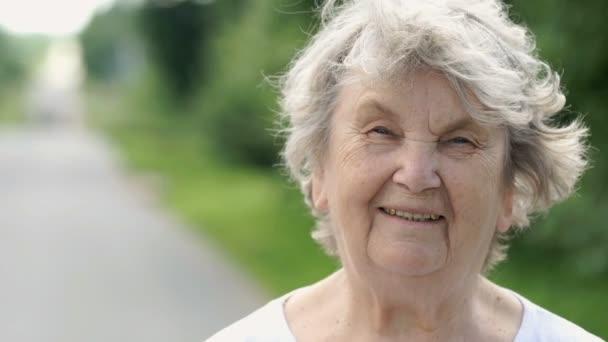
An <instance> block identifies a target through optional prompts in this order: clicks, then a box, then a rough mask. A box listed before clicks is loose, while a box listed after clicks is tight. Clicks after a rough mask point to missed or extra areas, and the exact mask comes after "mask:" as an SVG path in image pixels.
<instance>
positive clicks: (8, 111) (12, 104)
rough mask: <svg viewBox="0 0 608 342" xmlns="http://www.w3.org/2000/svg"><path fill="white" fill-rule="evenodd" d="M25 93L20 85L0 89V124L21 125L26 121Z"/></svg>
mask: <svg viewBox="0 0 608 342" xmlns="http://www.w3.org/2000/svg"><path fill="white" fill-rule="evenodd" d="M25 110H26V106H25V92H24V87H23V86H22V85H21V84H20V83H17V84H14V85H12V86H8V85H4V86H2V87H0V123H1V124H3V125H7V124H8V125H10V124H19V123H22V122H23V121H24V120H25V115H24V114H25Z"/></svg>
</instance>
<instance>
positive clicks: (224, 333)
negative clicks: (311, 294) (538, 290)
mask: <svg viewBox="0 0 608 342" xmlns="http://www.w3.org/2000/svg"><path fill="white" fill-rule="evenodd" d="M299 290H300V289H297V290H294V291H292V292H290V293H287V294H285V295H283V296H281V297H279V298H276V299H274V300H272V301H270V302H269V303H268V304H266V305H264V306H263V307H261V308H259V309H258V310H256V311H254V312H253V313H251V314H250V315H249V316H247V317H245V318H243V319H241V320H239V321H237V322H236V323H233V324H232V325H230V326H228V327H226V328H224V329H223V330H221V331H220V332H218V333H217V334H215V335H213V336H212V337H210V338H209V339H207V341H206V342H224V341H230V342H296V338H295V337H294V336H293V334H292V333H291V331H290V330H289V326H288V325H287V320H286V318H285V312H284V311H283V304H284V303H285V302H286V301H287V299H289V297H291V296H292V295H293V294H294V293H295V292H297V291H299ZM513 294H514V295H515V296H516V297H517V298H518V299H519V301H520V302H521V303H522V306H523V318H522V322H521V326H520V328H519V331H518V332H517V335H516V336H515V339H514V340H513V342H602V341H603V342H605V341H604V340H602V339H600V338H599V337H597V336H594V335H592V334H590V333H588V332H587V331H585V330H584V329H583V328H581V327H579V326H577V325H576V324H574V323H572V322H570V321H568V320H566V319H564V318H562V317H559V316H557V315H556V314H553V313H551V312H549V311H547V310H545V309H543V308H541V307H540V306H538V305H536V304H534V303H532V302H530V301H529V300H527V299H526V298H524V297H522V296H521V295H519V294H517V293H515V292H513Z"/></svg>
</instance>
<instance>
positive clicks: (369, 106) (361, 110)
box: [356, 99, 400, 120]
mask: <svg viewBox="0 0 608 342" xmlns="http://www.w3.org/2000/svg"><path fill="white" fill-rule="evenodd" d="M356 113H357V117H358V118H362V119H366V118H369V116H370V115H374V114H378V113H382V114H385V115H387V116H389V117H390V118H391V119H394V120H399V119H400V116H399V115H398V114H397V113H395V112H394V111H392V110H391V109H390V108H388V107H386V106H384V105H383V104H382V103H380V102H379V101H378V100H376V99H365V100H363V101H362V102H361V103H360V104H359V105H358V106H357V110H356Z"/></svg>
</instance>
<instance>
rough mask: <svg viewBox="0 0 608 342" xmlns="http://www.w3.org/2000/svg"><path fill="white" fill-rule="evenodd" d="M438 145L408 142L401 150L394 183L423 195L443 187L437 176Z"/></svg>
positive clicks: (424, 142)
mask: <svg viewBox="0 0 608 342" xmlns="http://www.w3.org/2000/svg"><path fill="white" fill-rule="evenodd" d="M436 152H437V143H436V142H426V141H407V142H406V143H405V144H404V146H403V147H402V148H401V149H400V150H399V156H398V157H397V158H398V165H397V169H396V171H395V173H394V174H393V181H394V182H395V183H396V184H398V185H400V186H402V187H404V188H405V189H407V190H408V191H409V192H411V193H422V192H424V191H426V190H430V189H436V188H439V187H440V186H441V179H440V178H439V175H438V174H437V169H438V164H439V160H438V156H437V153H436Z"/></svg>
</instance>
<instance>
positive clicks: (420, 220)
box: [209, 0, 600, 342]
mask: <svg viewBox="0 0 608 342" xmlns="http://www.w3.org/2000/svg"><path fill="white" fill-rule="evenodd" d="M564 103H565V98H564V95H563V93H562V91H561V90H560V82H559V76H558V75H557V74H556V73H555V72H553V71H552V70H551V69H550V68H549V66H548V65H547V64H546V63H544V62H542V61H540V60H539V59H537V57H536V55H535V53H534V40H533V38H532V36H531V35H530V33H529V32H528V31H527V30H526V29H524V28H523V27H521V26H518V25H516V24H514V23H513V22H511V21H510V20H509V19H508V17H507V13H506V11H505V6H504V5H502V4H501V3H499V2H497V1H496V0H468V1H467V0H382V1H379V0H351V1H341V2H337V1H329V2H327V3H326V4H325V5H324V7H323V8H322V24H321V28H320V31H319V32H318V34H317V35H316V36H314V38H313V39H312V42H311V44H310V45H309V46H308V47H307V48H306V49H305V50H304V51H303V52H302V53H301V54H300V55H299V56H298V57H297V59H296V60H295V61H294V63H293V64H292V66H291V69H290V71H289V72H288V74H287V75H286V76H285V79H284V83H283V98H282V105H283V109H284V115H285V118H286V119H287V120H286V121H287V122H288V127H287V129H286V133H287V142H286V146H285V150H284V158H285V161H286V164H287V166H288V168H289V170H290V171H291V173H292V175H293V177H294V179H295V180H296V181H298V182H299V184H300V185H301V188H302V190H303V192H304V195H305V198H306V202H307V203H308V205H309V206H310V208H311V210H312V213H313V214H314V216H315V217H316V218H317V221H318V225H317V228H316V230H315V231H314V233H313V237H314V239H315V240H316V241H318V242H319V243H320V244H321V245H322V246H323V247H324V249H325V250H326V251H327V252H328V253H329V254H331V255H334V256H336V257H337V258H338V259H339V261H340V264H341V268H340V269H339V270H338V271H337V272H335V273H334V274H332V275H330V276H328V277H327V278H325V279H323V280H321V281H319V282H318V283H315V284H312V285H310V286H307V287H303V288H301V289H298V290H295V291H293V292H291V293H289V294H286V295H284V296H282V297H281V298H278V299H275V300H273V301H271V302H270V303H268V304H267V305H266V306H264V307H262V308H261V309H259V310H257V311H256V312H254V313H252V314H251V315H249V316H248V317H246V318H244V319H242V320H240V321H239V322H237V323H235V324H233V325H231V326H229V327H228V328H226V329H224V330H222V331H221V332H219V333H218V334H216V335H215V336H213V337H212V338H211V339H210V340H209V341H304V342H305V341H517V342H524V341H526V342H528V341H569V342H570V341H600V339H599V338H597V337H595V336H593V335H591V334H590V333H588V332H586V331H584V330H583V329H582V328H580V327H578V326H576V325H574V324H573V323H570V322H568V321H567V320H565V319H563V318H560V317H558V316H557V315H555V314H552V313H550V312H548V311H546V310H544V309H542V308H540V307H538V306H536V305H535V304H533V303H531V302H530V301H528V300H526V299H525V298H523V297H522V296H521V295H518V294H516V293H515V292H512V291H510V290H507V289H505V288H502V287H500V286H497V285H496V284H494V283H492V282H491V281H489V280H488V279H486V278H485V277H484V274H485V273H486V272H488V270H489V269H490V268H491V267H493V266H494V265H496V263H498V262H499V261H501V260H502V259H504V257H505V244H504V241H503V240H504V239H501V238H502V237H503V236H504V235H505V234H507V233H508V232H509V230H511V229H521V228H524V227H526V226H527V225H528V223H529V219H528V218H529V216H530V214H532V213H535V212H539V211H544V210H546V209H548V208H549V207H550V206H552V205H553V204H555V203H556V202H558V201H561V200H563V199H565V198H566V197H568V196H569V195H570V194H571V193H572V191H573V189H574V186H575V183H576V181H577V179H578V178H579V176H580V175H581V173H582V172H583V170H584V168H585V166H586V161H585V151H586V146H585V144H584V141H583V140H584V138H585V136H586V133H587V129H586V128H585V127H584V126H583V125H582V123H581V122H580V121H578V120H575V121H573V122H571V123H569V124H566V125H562V126H558V125H557V124H556V121H555V120H553V118H554V117H555V114H556V113H558V112H560V110H561V109H562V108H563V107H564Z"/></svg>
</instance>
